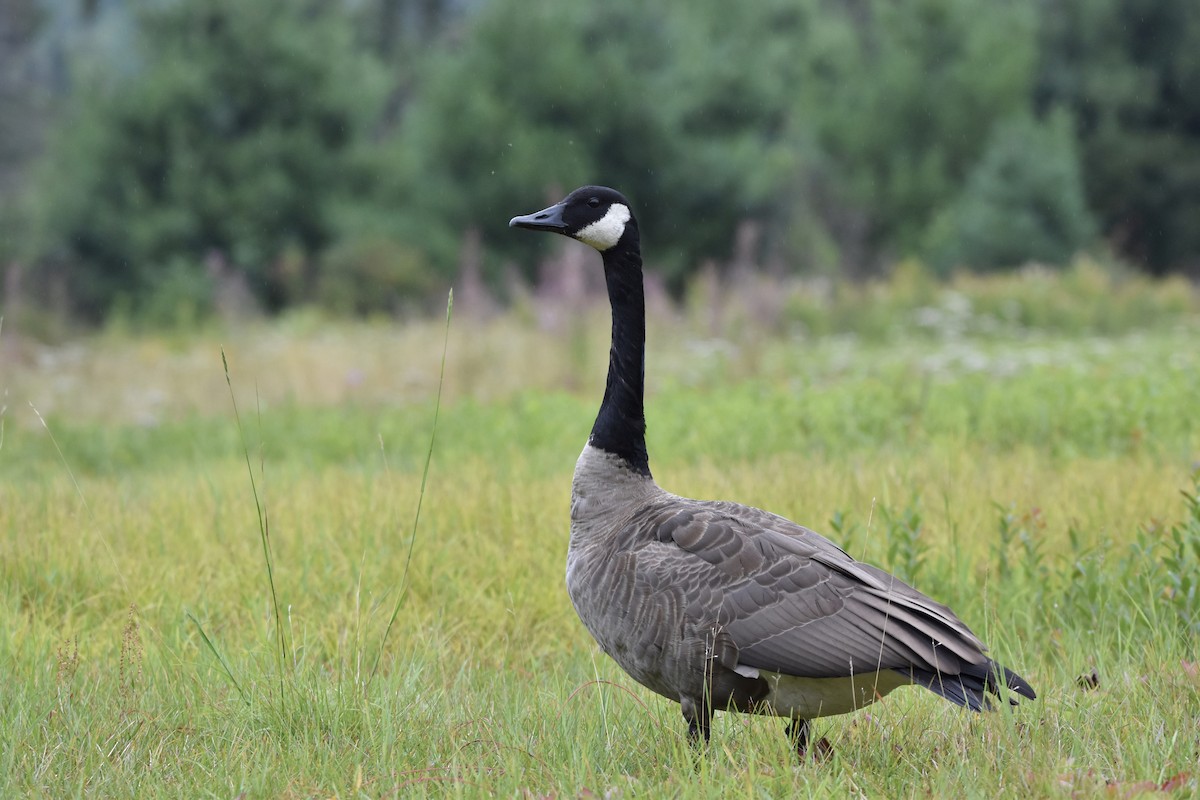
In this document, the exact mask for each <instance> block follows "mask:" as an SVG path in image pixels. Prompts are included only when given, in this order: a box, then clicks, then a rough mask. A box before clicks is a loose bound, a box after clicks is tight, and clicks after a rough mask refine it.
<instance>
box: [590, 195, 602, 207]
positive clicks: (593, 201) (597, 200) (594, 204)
mask: <svg viewBox="0 0 1200 800" xmlns="http://www.w3.org/2000/svg"><path fill="white" fill-rule="evenodd" d="M588 205H589V206H591V207H592V208H599V207H600V198H599V197H592V198H589V199H588Z"/></svg>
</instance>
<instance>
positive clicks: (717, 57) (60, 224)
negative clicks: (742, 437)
mask: <svg viewBox="0 0 1200 800" xmlns="http://www.w3.org/2000/svg"><path fill="white" fill-rule="evenodd" d="M84 6H85V7H84V9H83V10H81V11H79V12H78V13H76V12H72V11H70V10H69V9H66V7H65V6H63V7H61V8H60V7H59V6H57V5H54V4H51V5H50V6H47V8H49V9H50V10H49V11H47V16H46V18H47V19H51V18H52V23H53V24H51V23H46V24H37V23H38V21H39V20H38V17H39V16H40V15H39V14H38V13H35V11H36V9H35V6H33V5H30V4H29V0H19V2H18V3H17V5H16V6H14V8H16V9H18V11H19V12H20V14H19V15H18V16H19V19H18V24H16V25H14V27H13V30H15V31H17V33H16V34H15V35H14V36H15V38H16V39H17V40H18V41H19V44H20V47H18V48H14V49H13V50H12V51H11V53H9V52H8V51H6V52H5V54H4V55H0V60H3V61H4V63H9V64H11V63H17V64H18V66H19V67H20V68H19V69H18V68H17V67H12V68H9V69H5V70H0V71H3V72H4V73H5V74H6V75H7V74H13V75H16V74H22V75H36V74H38V70H37V69H30V68H28V67H29V64H28V63H26V62H27V61H28V59H25V57H24V55H23V54H29V53H39V52H40V53H60V54H64V55H63V58H62V59H61V60H64V61H66V62H68V64H69V66H70V68H71V74H72V75H73V79H72V80H71V81H70V87H71V88H70V91H68V92H66V93H65V94H64V95H63V96H62V97H61V98H60V100H61V114H59V115H58V116H57V118H56V119H55V120H54V122H55V125H54V131H53V135H51V136H50V137H49V140H48V143H47V144H46V147H45V150H46V156H45V159H44V162H43V164H42V169H41V171H40V173H39V174H38V176H37V177H38V179H37V180H36V181H13V180H7V179H6V175H8V176H11V175H14V174H18V173H19V174H20V175H25V174H28V173H29V170H28V169H27V167H28V164H27V162H28V160H29V159H30V158H32V157H33V154H34V153H36V152H38V151H39V150H41V149H43V148H42V142H41V141H40V137H42V135H43V134H42V133H41V131H42V130H43V127H44V126H43V125H42V122H43V117H44V116H45V114H44V112H45V109H46V108H49V107H50V106H49V105H48V104H46V103H44V102H43V100H44V95H42V94H39V91H48V87H51V86H53V85H55V81H53V80H50V79H48V78H41V79H40V80H41V83H40V84H37V81H36V80H35V81H34V83H35V84H37V85H34V86H26V85H24V84H21V85H20V86H18V87H17V89H19V91H16V92H15V93H14V92H11V91H9V89H10V88H11V87H10V85H9V84H6V83H4V79H2V78H0V107H4V108H9V109H11V110H12V113H11V114H8V115H4V114H0V128H2V130H3V132H4V135H0V140H4V139H5V137H6V136H7V140H5V141H0V150H3V151H4V152H0V260H4V259H9V258H18V259H21V260H23V261H27V262H29V267H28V269H27V275H28V278H29V279H28V280H27V281H26V284H25V289H26V291H27V292H28V293H29V294H30V295H31V296H33V297H34V298H35V299H38V300H41V301H42V302H43V303H44V304H46V305H63V303H62V302H61V301H60V300H58V299H56V298H59V297H60V296H62V295H66V296H67V297H66V299H67V300H69V301H73V303H74V305H75V308H76V310H77V311H78V312H80V313H81V314H82V315H84V316H86V317H88V318H90V319H92V320H100V319H103V318H104V317H106V316H109V315H112V314H117V315H118V316H120V318H121V319H122V320H126V319H134V320H138V319H140V320H145V321H147V322H150V323H152V324H166V325H177V324H179V322H181V321H182V322H183V323H184V324H189V323H190V321H191V320H194V319H197V318H200V317H203V316H204V315H205V314H206V313H207V312H208V310H209V309H210V307H212V306H214V305H216V306H221V298H222V297H225V296H227V295H226V293H224V292H223V291H222V290H223V287H227V286H228V285H229V283H230V282H229V280H228V279H229V278H230V275H231V274H232V276H233V277H235V278H237V279H238V284H237V285H238V286H241V285H242V284H241V279H242V278H245V279H246V282H247V283H248V285H249V287H250V289H251V291H252V292H253V294H254V295H255V297H256V298H257V300H258V303H259V305H261V306H264V307H265V308H267V309H268V310H270V311H276V310H280V309H282V308H283V307H285V306H292V305H297V304H307V303H312V304H315V305H320V306H323V307H325V308H327V309H330V310H332V311H335V312H336V313H345V314H379V313H385V314H386V313H395V312H396V311H397V310H398V309H404V308H408V307H412V306H414V305H419V304H421V303H422V302H423V300H425V299H426V298H423V297H422V295H425V294H432V293H434V292H435V291H438V290H440V289H441V288H444V286H445V285H446V284H447V283H449V282H451V281H452V280H453V278H454V277H455V276H456V274H457V271H458V270H459V269H461V266H462V263H463V258H462V256H461V252H462V250H463V248H464V241H471V242H475V241H476V238H475V237H476V234H478V235H479V239H478V241H480V242H481V244H482V264H483V267H484V271H485V273H486V277H487V278H488V279H489V280H490V281H491V282H492V283H493V285H497V284H501V283H502V282H504V281H505V280H506V279H507V277H508V276H509V275H511V274H514V273H515V274H518V275H520V276H522V277H524V278H525V279H531V278H534V277H536V276H537V269H538V268H537V265H538V263H539V261H540V260H541V259H542V258H544V256H545V254H546V253H547V250H546V247H547V245H546V243H545V241H544V240H541V239H537V238H536V237H528V236H525V237H522V236H515V235H512V234H511V232H510V231H508V230H507V229H506V227H505V222H506V221H507V220H508V219H509V218H510V217H511V216H512V215H514V214H515V213H519V212H524V211H529V210H531V209H532V208H533V207H535V206H540V205H541V204H543V203H546V202H549V201H551V200H553V199H557V198H558V197H560V196H561V194H562V193H563V192H565V191H567V190H569V189H570V188H572V187H574V186H575V185H577V184H580V183H583V182H600V183H607V184H610V185H614V186H616V187H618V188H620V189H621V190H623V191H625V192H626V193H627V194H628V195H629V196H630V198H631V199H632V201H633V202H634V203H635V204H636V205H637V208H638V213H639V218H640V219H641V221H642V223H643V234H644V242H645V245H646V249H647V253H648V265H649V267H650V269H651V270H653V271H655V272H657V273H659V274H661V275H663V276H665V277H666V279H667V281H668V285H669V287H670V288H671V289H672V290H673V291H674V292H676V293H677V294H678V293H682V292H685V291H686V290H687V283H688V280H689V278H691V277H692V276H693V275H695V274H696V273H697V271H699V270H701V269H703V268H705V265H707V264H714V263H715V264H717V265H721V264H727V263H731V262H734V263H736V265H737V266H738V267H742V266H749V267H764V268H767V269H768V270H769V271H771V272H772V273H774V274H789V273H815V274H821V275H826V276H828V275H833V274H849V275H851V276H852V277H855V278H864V277H869V276H875V275H878V274H881V273H884V272H886V271H887V269H888V268H889V267H890V265H891V264H893V263H895V262H897V261H902V260H906V259H923V260H924V261H926V262H928V263H930V264H931V265H932V266H933V267H934V268H935V271H936V272H938V273H939V274H942V275H944V274H945V273H947V272H949V271H950V270H952V269H954V268H955V267H963V268H969V269H979V270H991V269H1004V268H1010V267H1013V266H1016V265H1019V264H1021V263H1024V262H1027V261H1030V260H1034V261H1038V262H1044V263H1046V264H1047V265H1051V266H1061V265H1063V264H1064V263H1065V262H1066V261H1067V260H1068V259H1070V258H1071V257H1072V256H1073V254H1075V253H1076V252H1078V251H1079V250H1081V249H1087V248H1089V247H1091V246H1093V245H1095V244H1096V241H1097V240H1098V239H1100V238H1102V239H1103V241H1104V242H1105V244H1106V245H1107V246H1109V247H1111V248H1112V250H1113V251H1114V252H1115V254H1116V255H1117V257H1119V258H1123V259H1130V260H1132V261H1133V262H1135V263H1136V264H1137V265H1147V266H1149V267H1151V268H1152V269H1154V270H1158V271H1161V270H1166V269H1181V270H1188V269H1193V268H1194V266H1195V254H1196V253H1197V252H1200V239H1198V238H1197V237H1200V233H1198V232H1197V231H1198V230H1200V228H1198V227H1197V226H1196V225H1194V224H1192V220H1193V219H1195V218H1200V198H1198V196H1197V192H1196V187H1197V186H1200V180H1198V178H1197V176H1198V175H1200V147H1198V145H1197V141H1198V140H1197V136H1196V130H1195V127H1196V126H1195V124H1194V121H1195V118H1196V117H1197V114H1198V113H1200V112H1198V110H1197V105H1196V104H1197V102H1198V101H1197V100H1196V99H1195V98H1196V95H1197V93H1196V92H1191V91H1189V87H1190V86H1192V85H1193V84H1195V83H1197V82H1198V81H1200V72H1198V70H1200V59H1197V58H1196V57H1195V56H1194V53H1196V52H1200V22H1197V17H1196V15H1195V14H1192V13H1189V12H1190V5H1189V0H1169V1H1168V2H1152V1H1151V0H1097V2H1095V3H1092V2H1085V0H1062V2H1053V3H1037V2H1033V0H1018V1H1017V2H1010V3H1008V2H1006V3H995V2H989V1H988V0H916V1H915V2H907V3H897V2H894V0H861V1H860V2H854V3H827V2H823V1H822V0H766V1H765V2H758V3H753V4H750V5H748V6H746V7H745V8H739V9H738V10H737V13H730V11H729V9H728V4H726V3H720V2H716V0H699V2H685V1H684V0H664V2H660V3H656V4H653V5H652V6H647V5H646V4H644V3H638V2H636V1H635V0H610V1H609V2H604V3H587V4H580V3H561V2H552V1H551V0H488V1H487V2H473V3H455V2H450V1H449V0H361V2H333V3H329V2H318V3H299V4H297V3H291V2H285V0H264V2H254V3H248V2H236V1H235V0H173V1H172V2H157V1H153V2H152V1H151V0H143V1H142V2H138V3H131V4H123V3H113V4H107V3H106V4H95V3H88V4H84ZM130 7H132V8H133V10H132V11H131V10H130ZM64 16H66V17H79V18H80V19H81V20H84V21H83V22H79V24H77V25H75V26H74V27H72V26H70V25H63V24H61V18H62V17H64ZM106 19H107V20H109V21H115V22H117V23H120V24H117V25H114V26H111V28H106V27H105V25H104V22H105V20H106ZM86 20H94V22H93V23H92V24H90V26H89V24H88V23H87V22H86ZM42 29H44V33H40V32H39V31H41V30H42ZM64 31H68V32H67V33H64ZM114 31H115V32H114ZM43 36H44V39H43V38H41V37H43ZM71 37H76V38H77V40H78V41H76V39H72V38H71ZM105 42H107V44H106V45H105V46H98V44H100V43H105ZM76 44H78V45H79V46H76ZM66 54H69V55H70V57H69V58H68V57H67V55H66ZM85 54H86V56H85ZM14 59H16V62H14ZM22 59H24V60H22ZM50 60H54V59H50ZM42 71H43V72H53V71H54V70H42ZM22 80H24V79H22ZM31 80H32V79H31ZM59 82H60V83H61V80H60V81H59ZM9 150H12V152H16V153H17V155H16V156H13V157H11V158H10V157H9V155H8V153H9ZM9 162H13V163H12V164H9V166H5V165H6V164H8V163H9ZM16 162H20V163H19V164H18V163H16ZM13 164H15V166H13ZM13 187H15V188H13ZM468 237H469V239H468ZM214 263H219V264H222V265H225V266H227V267H228V269H226V268H224V267H223V268H222V269H221V270H211V271H210V270H209V269H208V268H207V267H206V265H208V264H214ZM718 271H720V270H718ZM729 271H731V272H741V271H743V270H738V269H734V270H729ZM506 285H507V284H506ZM868 291H869V290H868ZM848 294H849V293H848ZM188 295H190V296H188ZM214 298H215V299H214ZM804 313H808V310H807V309H806V310H804ZM877 323H878V319H877V318H876V319H872V318H870V317H869V316H868V317H864V322H863V323H862V325H861V327H862V328H863V329H864V330H866V329H868V328H869V329H871V330H872V331H873V333H872V335H875V336H880V335H884V333H885V332H884V331H883V329H882V327H880V326H879V325H878V324H877ZM25 327H28V326H27V325H23V328H25Z"/></svg>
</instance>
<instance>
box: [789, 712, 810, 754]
mask: <svg viewBox="0 0 1200 800" xmlns="http://www.w3.org/2000/svg"><path fill="white" fill-rule="evenodd" d="M783 732H784V733H786V734H787V737H788V741H790V742H791V743H792V747H794V748H795V749H796V755H798V756H799V757H800V758H801V759H803V758H804V756H805V755H807V754H808V720H806V719H792V720H789V721H788V724H787V727H786V728H784V730H783Z"/></svg>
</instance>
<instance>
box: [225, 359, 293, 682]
mask: <svg viewBox="0 0 1200 800" xmlns="http://www.w3.org/2000/svg"><path fill="white" fill-rule="evenodd" d="M221 365H222V366H223V367H224V368H225V385H226V386H228V387H229V399H230V401H231V402H232V403H233V418H234V420H235V422H236V423H237V429H238V436H239V437H240V438H241V440H242V454H243V455H244V456H245V457H246V472H247V473H248V474H249V475H250V491H251V493H252V494H253V495H254V507H255V509H256V511H257V512H258V533H259V538H260V539H261V541H262V548H263V560H264V561H265V562H266V565H267V585H268V586H269V587H270V590H271V608H272V610H273V611H274V613H275V637H276V645H277V647H276V653H275V660H276V663H277V664H278V668H279V702H280V704H281V705H282V704H283V703H284V702H285V697H284V689H283V675H284V665H285V664H286V663H287V661H288V658H287V637H286V634H285V633H284V629H283V615H282V614H281V613H280V612H279V596H278V594H277V593H276V592H275V566H274V563H273V560H272V558H271V530H270V522H269V520H268V519H267V513H266V510H265V509H264V507H263V503H262V500H261V499H260V498H259V495H258V484H257V482H256V481H255V480H254V467H253V466H252V465H251V463H250V447H249V445H248V444H247V443H246V431H245V429H244V428H243V427H242V416H241V414H240V413H239V412H238V405H237V396H236V395H235V394H234V391H233V380H232V379H231V378H230V377H229V361H228V359H226V358H225V348H224V347H222V348H221Z"/></svg>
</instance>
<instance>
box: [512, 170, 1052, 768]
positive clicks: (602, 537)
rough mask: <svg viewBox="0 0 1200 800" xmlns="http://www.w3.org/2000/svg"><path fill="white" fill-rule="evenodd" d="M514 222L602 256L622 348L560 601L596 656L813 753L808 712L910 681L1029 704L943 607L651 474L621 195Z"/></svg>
mask: <svg viewBox="0 0 1200 800" xmlns="http://www.w3.org/2000/svg"><path fill="white" fill-rule="evenodd" d="M508 224H509V226H510V227H517V228H528V229H530V230H535V231H551V232H554V233H560V234H563V235H565V236H570V237H572V238H574V239H578V240H579V241H581V242H584V243H585V244H589V245H591V246H592V247H594V248H595V249H596V250H599V251H600V255H601V257H602V259H603V261H604V276H605V280H606V282H607V284H608V299H609V302H610V304H611V305H612V348H611V350H610V352H609V364H608V382H607V385H606V386H605V389H604V400H603V401H602V402H601V403H600V411H599V413H598V414H597V415H596V422H595V424H594V425H593V426H592V433H591V436H590V437H589V438H588V442H587V445H585V446H584V448H583V453H582V454H581V455H580V456H579V461H578V463H576V465H575V478H574V481H573V483H572V486H571V540H570V544H569V546H568V548H567V592H568V593H569V594H570V596H571V602H572V604H574V606H575V610H576V611H577V612H578V613H579V617H580V619H581V620H583V624H584V625H585V626H586V627H587V629H588V631H590V632H591V634H592V636H594V637H595V638H596V641H597V642H599V644H600V647H601V648H603V650H604V652H606V653H608V655H609V656H611V657H612V658H613V659H614V660H615V661H616V662H617V663H618V664H620V665H621V668H622V669H624V670H625V671H626V672H628V673H629V674H630V675H631V676H632V677H633V678H634V680H636V681H638V682H639V683H641V684H642V685H643V686H646V687H648V688H649V689H651V690H653V691H655V692H657V693H658V694H661V695H662V696H664V697H666V698H669V699H671V700H675V701H677V702H678V703H679V704H680V707H681V710H682V712H683V716H684V719H686V720H687V723H688V736H689V738H690V739H691V740H692V741H693V742H696V741H698V740H699V739H700V737H703V738H704V740H705V741H708V738H709V729H710V722H711V720H712V714H713V712H714V711H721V710H735V711H741V712H746V713H756V714H774V715H776V716H780V717H786V718H787V719H788V720H789V722H788V724H787V728H786V731H787V734H788V736H789V737H790V739H791V740H792V742H793V743H794V745H795V747H796V751H797V753H799V754H800V755H801V756H802V757H803V755H804V753H805V750H806V748H807V744H808V730H809V720H811V719H813V718H815V717H823V716H830V715H833V714H844V713H847V712H849V711H853V710H855V709H857V708H861V707H863V706H866V705H869V704H870V703H873V702H874V701H875V700H877V699H879V698H880V697H882V696H883V695H885V694H887V693H888V692H890V691H892V690H893V689H895V688H897V687H899V686H904V685H907V684H917V685H920V686H924V687H926V688H927V689H929V690H931V691H933V692H935V693H937V694H939V695H941V696H942V697H944V698H946V699H947V700H950V701H951V702H953V703H957V704H958V705H961V706H966V707H967V708H970V709H972V710H974V711H979V710H982V709H986V708H990V707H991V702H990V699H989V698H988V697H987V694H989V693H990V694H994V695H996V696H997V697H1009V694H1008V691H1007V690H1009V689H1011V690H1012V691H1014V692H1016V693H1017V694H1019V695H1022V696H1024V697H1028V698H1030V699H1033V698H1034V697H1036V695H1035V694H1034V691H1033V689H1032V688H1031V687H1030V686H1029V684H1028V683H1027V682H1026V681H1025V680H1024V679H1023V678H1021V677H1020V676H1019V675H1016V674H1015V673H1013V672H1012V671H1011V670H1008V669H1006V668H1004V667H1001V666H1000V665H998V664H996V662H994V661H992V660H991V659H990V658H988V657H987V656H986V655H985V654H984V653H985V649H986V648H985V647H984V645H983V643H982V642H981V641H979V639H978V638H977V637H976V636H975V634H973V633H971V631H970V630H969V629H968V628H967V626H966V625H965V624H963V622H962V621H961V620H960V619H959V618H958V617H957V616H955V615H954V612H952V611H951V610H950V609H949V608H947V607H946V606H944V605H941V604H940V603H937V602H935V601H933V600H931V599H930V598H928V597H926V596H925V595H923V594H921V593H920V592H918V591H917V590H915V589H913V588H912V587H910V586H908V585H907V584H905V583H903V582H902V581H900V580H899V579H898V578H895V577H893V576H891V575H889V574H888V573H886V572H884V571H883V570H881V569H878V568H877V567H873V566H870V565H869V564H863V563H861V562H858V561H855V560H854V559H853V558H851V557H850V556H849V555H847V554H846V553H845V552H844V551H843V550H842V549H841V548H839V547H838V546H837V545H835V544H834V543H833V542H831V541H829V540H828V539H826V538H825V537H823V536H821V535H820V534H818V533H814V532H813V531H810V530H809V529H808V528H805V527H802V526H800V525H797V524H796V523H794V522H791V521H789V520H786V519H784V518H783V517H779V516H776V515H775V514H770V513H768V512H766V511H761V510H759V509H757V508H751V507H749V506H743V505H738V504H737V503H727V502H715V501H706V500H690V499H687V498H684V497H679V496H677V495H673V494H671V493H669V492H666V491H664V490H663V489H661V488H659V486H658V484H656V483H655V482H654V479H653V478H652V477H651V475H650V462H649V458H648V456H647V453H646V422H645V415H644V413H643V406H642V389H643V378H644V373H645V339H646V308H645V298H644V295H643V287H642V256H641V247H640V244H639V240H638V224H637V220H636V219H635V218H634V216H633V212H632V211H631V210H630V206H629V202H628V201H627V200H626V199H625V198H624V197H623V196H622V195H621V194H620V193H618V192H616V191H614V190H612V189H608V188H605V187H602V186H584V187H582V188H580V189H576V190H575V191H573V192H571V194H569V195H567V197H566V199H564V200H562V201H561V202H560V203H557V204H556V205H553V206H550V207H549V208H547V209H545V210H544V211H539V212H537V213H534V214H527V215H525V216H521V217H513V218H512V220H511V221H510V222H509V223H508ZM1010 702H1014V703H1015V701H1014V700H1011V699H1010Z"/></svg>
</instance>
